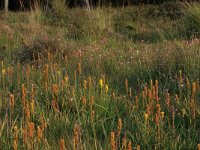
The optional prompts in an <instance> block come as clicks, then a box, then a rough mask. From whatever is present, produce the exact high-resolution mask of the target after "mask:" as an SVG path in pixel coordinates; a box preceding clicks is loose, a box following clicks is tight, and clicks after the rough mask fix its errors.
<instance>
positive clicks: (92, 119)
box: [90, 110, 95, 123]
mask: <svg viewBox="0 0 200 150" xmlns="http://www.w3.org/2000/svg"><path fill="white" fill-rule="evenodd" d="M94 115H95V111H94V110H92V112H91V116H90V117H91V122H92V123H93V122H94Z"/></svg>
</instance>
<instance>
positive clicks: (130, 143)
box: [127, 141, 133, 150]
mask: <svg viewBox="0 0 200 150" xmlns="http://www.w3.org/2000/svg"><path fill="white" fill-rule="evenodd" d="M132 149H133V148H132V142H131V141H129V142H128V146H127V150H132Z"/></svg>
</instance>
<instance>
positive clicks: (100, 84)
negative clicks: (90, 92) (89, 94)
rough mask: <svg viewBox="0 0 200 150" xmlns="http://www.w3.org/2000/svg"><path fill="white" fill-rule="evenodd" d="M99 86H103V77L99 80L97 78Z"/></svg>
mask: <svg viewBox="0 0 200 150" xmlns="http://www.w3.org/2000/svg"><path fill="white" fill-rule="evenodd" d="M99 86H100V88H102V87H103V79H100V80H99Z"/></svg>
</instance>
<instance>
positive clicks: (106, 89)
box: [105, 84, 108, 93]
mask: <svg viewBox="0 0 200 150" xmlns="http://www.w3.org/2000/svg"><path fill="white" fill-rule="evenodd" d="M105 92H106V93H108V84H106V85H105Z"/></svg>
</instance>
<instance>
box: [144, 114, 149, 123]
mask: <svg viewBox="0 0 200 150" xmlns="http://www.w3.org/2000/svg"><path fill="white" fill-rule="evenodd" d="M148 118H149V115H148V114H147V113H145V114H144V123H145V124H146V125H147V124H148Z"/></svg>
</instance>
